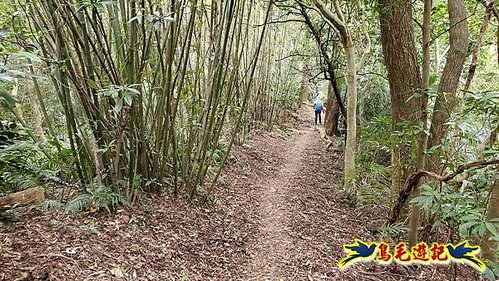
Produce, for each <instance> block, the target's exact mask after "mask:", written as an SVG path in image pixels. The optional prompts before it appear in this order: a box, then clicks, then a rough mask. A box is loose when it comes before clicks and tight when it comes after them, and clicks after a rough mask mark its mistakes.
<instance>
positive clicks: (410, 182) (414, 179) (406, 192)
mask: <svg viewBox="0 0 499 281" xmlns="http://www.w3.org/2000/svg"><path fill="white" fill-rule="evenodd" d="M496 164H499V158H497V159H493V160H489V161H476V162H471V163H467V164H463V165H460V166H459V167H457V169H456V170H455V171H454V172H453V173H451V174H447V175H445V176H441V175H438V174H436V173H433V172H430V171H419V172H416V173H413V174H411V175H410V176H409V178H408V179H407V183H406V187H405V188H404V189H402V190H401V191H400V194H399V198H398V200H397V204H395V206H394V207H393V209H392V213H391V215H390V217H389V218H388V220H387V223H386V225H390V224H393V223H395V222H396V221H397V219H398V217H399V216H400V212H401V211H402V208H403V207H404V205H405V203H406V201H407V199H408V198H409V196H410V195H411V194H412V191H413V190H414V188H415V187H416V185H417V183H418V181H419V179H420V178H422V177H430V178H433V179H435V180H437V181H440V182H448V181H450V180H452V179H453V178H455V177H456V176H457V175H459V174H462V173H464V172H466V171H467V170H469V169H471V168H473V169H474V170H475V169H481V168H485V167H487V166H489V165H496Z"/></svg>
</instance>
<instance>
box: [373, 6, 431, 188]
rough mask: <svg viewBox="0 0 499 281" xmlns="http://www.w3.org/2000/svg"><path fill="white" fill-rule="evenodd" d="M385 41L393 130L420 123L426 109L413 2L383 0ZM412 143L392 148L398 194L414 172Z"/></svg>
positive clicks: (394, 180) (393, 170)
mask: <svg viewBox="0 0 499 281" xmlns="http://www.w3.org/2000/svg"><path fill="white" fill-rule="evenodd" d="M379 8H380V24H381V41H382V45H383V55H384V58H385V64H386V69H387V72H388V80H389V86H390V97H391V104H392V108H391V109H392V130H394V131H398V130H403V129H404V127H405V126H404V124H406V125H408V126H415V125H418V124H419V123H420V122H421V121H422V119H423V114H422V112H423V111H424V108H425V106H426V105H425V103H424V99H423V98H422V97H421V96H422V95H421V96H418V95H416V93H417V92H420V90H421V77H420V73H419V65H418V61H417V55H416V44H415V41H414V32H413V27H412V6H411V2H409V1H403V2H400V1H398V0H379ZM411 149H412V148H411V146H410V145H405V144H400V145H399V146H397V147H395V148H394V149H393V151H392V188H393V191H394V192H396V193H398V192H399V191H400V189H401V187H402V186H403V185H404V182H405V180H406V178H407V176H408V175H409V173H410V172H412V171H413V170H414V164H415V163H414V160H412V159H411V158H410V155H411Z"/></svg>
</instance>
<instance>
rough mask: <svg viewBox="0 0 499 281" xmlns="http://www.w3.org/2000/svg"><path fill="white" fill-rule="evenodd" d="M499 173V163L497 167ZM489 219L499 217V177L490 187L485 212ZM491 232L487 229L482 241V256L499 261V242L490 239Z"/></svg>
mask: <svg viewBox="0 0 499 281" xmlns="http://www.w3.org/2000/svg"><path fill="white" fill-rule="evenodd" d="M496 171H497V173H499V165H497V168H496ZM485 217H486V219H487V220H492V219H497V218H499V179H496V181H495V182H494V184H493V185H492V187H491V189H490V195H489V202H488V204H487V211H486V212H485ZM490 237H491V234H490V232H489V231H486V233H485V235H484V236H483V238H482V241H481V245H480V246H481V248H482V257H483V258H484V259H488V260H491V261H493V262H497V251H498V250H499V249H498V244H497V241H496V240H490Z"/></svg>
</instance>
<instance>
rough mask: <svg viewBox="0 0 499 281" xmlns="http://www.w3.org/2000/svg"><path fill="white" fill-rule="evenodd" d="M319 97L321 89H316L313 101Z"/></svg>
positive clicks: (313, 93)
mask: <svg viewBox="0 0 499 281" xmlns="http://www.w3.org/2000/svg"><path fill="white" fill-rule="evenodd" d="M318 97H319V89H315V91H314V92H312V101H315V100H316V99H317V98H318Z"/></svg>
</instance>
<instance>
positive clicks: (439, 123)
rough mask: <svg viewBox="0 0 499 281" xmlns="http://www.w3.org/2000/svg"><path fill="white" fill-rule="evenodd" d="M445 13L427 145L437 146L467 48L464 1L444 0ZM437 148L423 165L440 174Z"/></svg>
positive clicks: (452, 106)
mask: <svg viewBox="0 0 499 281" xmlns="http://www.w3.org/2000/svg"><path fill="white" fill-rule="evenodd" d="M448 13H449V22H450V23H449V24H450V29H449V40H450V49H449V53H448V54H447V60H446V62H445V66H444V71H443V73H442V77H441V79H440V83H439V85H438V95H437V98H436V100H435V106H434V108H433V118H432V122H431V127H430V136H429V139H428V148H432V147H434V146H437V145H440V144H441V143H442V140H443V139H445V137H446V135H447V125H445V123H446V122H447V119H449V117H450V115H451V113H452V112H453V111H454V109H455V108H456V106H457V103H458V101H459V100H458V98H457V96H456V91H457V86H458V85H459V77H460V76H461V72H462V71H463V65H464V62H465V60H466V53H467V51H468V42H469V35H468V21H467V20H466V18H467V14H466V7H465V5H464V1H462V0H448ZM438 151H440V150H438ZM438 151H437V152H436V153H433V154H432V155H430V156H429V157H428V159H427V162H428V163H427V164H428V169H429V170H431V171H434V172H439V173H441V172H442V171H443V169H444V167H442V166H441V165H440V157H441V154H440V153H439V152H438Z"/></svg>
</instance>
